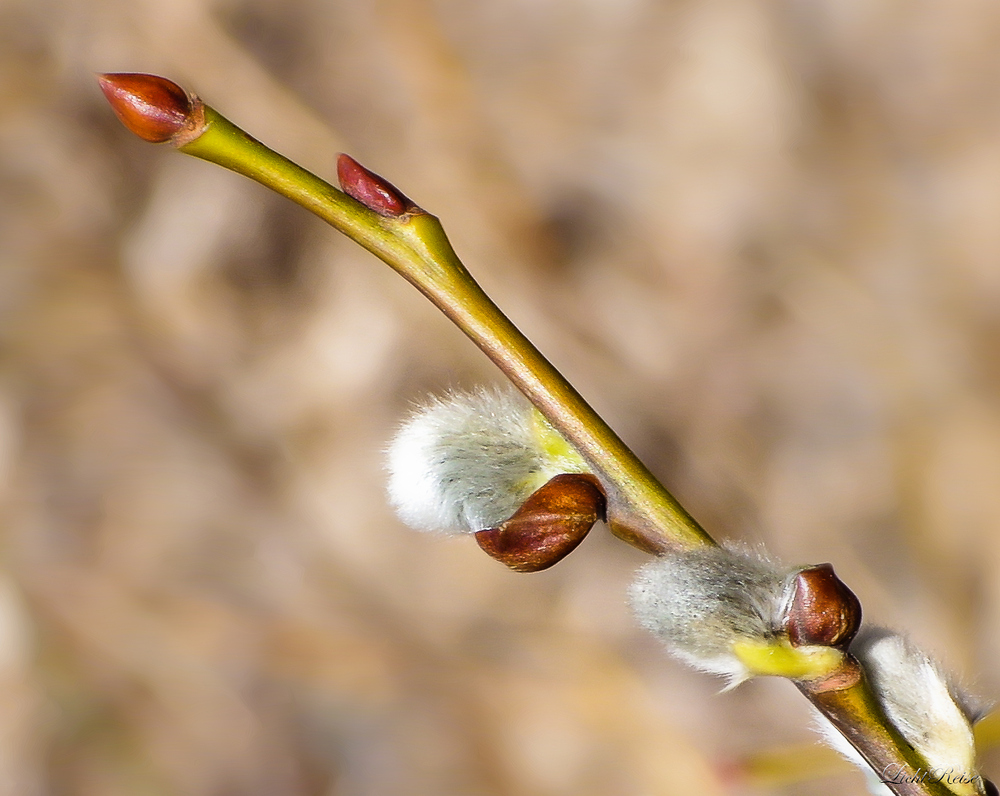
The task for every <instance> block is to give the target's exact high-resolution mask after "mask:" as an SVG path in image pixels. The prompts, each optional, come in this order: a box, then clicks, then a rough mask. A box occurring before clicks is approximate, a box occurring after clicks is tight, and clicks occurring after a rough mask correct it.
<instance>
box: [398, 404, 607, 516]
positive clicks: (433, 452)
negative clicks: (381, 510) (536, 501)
mask: <svg viewBox="0 0 1000 796" xmlns="http://www.w3.org/2000/svg"><path fill="white" fill-rule="evenodd" d="M553 443H555V444H553ZM387 454H388V456H387V469H388V471H389V479H388V492H389V500H390V502H391V503H392V505H393V507H394V508H395V509H396V512H397V513H398V515H399V517H400V518H401V519H402V520H403V522H405V523H406V524H407V525H409V526H410V527H412V528H416V529H418V530H425V531H436V532H442V533H474V532H476V531H481V530H484V529H487V528H493V527H495V526H497V525H499V524H500V523H501V522H503V521H504V520H506V519H508V518H509V517H510V516H511V515H513V514H514V512H515V511H517V510H518V508H520V506H521V504H522V503H524V501H525V500H527V498H528V497H529V496H530V495H531V494H532V493H533V492H534V491H535V490H536V489H538V488H539V487H540V486H542V485H543V484H544V483H545V482H547V481H548V480H549V479H550V478H552V477H553V476H556V475H559V474H560V473H581V472H588V469H587V466H586V464H585V463H584V462H583V460H582V459H581V458H580V457H579V456H578V455H577V454H576V453H575V452H574V451H573V450H572V449H571V448H569V446H568V445H567V444H566V443H565V442H564V441H562V439H561V438H560V437H558V435H557V434H556V432H555V431H554V430H553V429H552V428H551V426H549V425H548V423H547V422H546V421H545V420H544V419H543V418H542V416H541V415H540V414H539V413H538V412H537V411H536V410H535V409H534V408H533V407H532V406H531V405H530V404H529V403H528V402H527V401H526V400H525V399H524V398H523V397H522V396H521V395H520V394H518V393H516V392H513V391H512V390H493V389H485V388H483V389H479V390H476V391H475V392H454V393H450V394H448V395H445V396H443V397H441V398H436V399H434V400H433V401H431V402H430V403H428V404H426V405H425V406H422V407H420V408H419V409H417V410H416V411H415V412H414V413H413V414H412V415H411V416H410V417H409V418H408V419H407V420H406V421H405V422H404V423H403V425H402V427H401V428H400V429H399V431H398V432H397V434H396V436H395V437H394V439H393V440H392V442H391V443H390V445H389V447H388V451H387Z"/></svg>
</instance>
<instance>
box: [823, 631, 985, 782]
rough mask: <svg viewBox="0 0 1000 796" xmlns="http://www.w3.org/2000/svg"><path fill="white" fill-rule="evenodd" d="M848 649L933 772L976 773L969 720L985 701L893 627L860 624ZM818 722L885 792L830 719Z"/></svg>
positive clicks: (836, 745)
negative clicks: (949, 674)
mask: <svg viewBox="0 0 1000 796" xmlns="http://www.w3.org/2000/svg"><path fill="white" fill-rule="evenodd" d="M851 653H852V654H853V655H854V656H855V657H856V658H857V659H858V660H859V661H860V662H861V664H862V665H863V666H864V668H865V673H866V674H867V676H868V681H869V683H870V684H871V687H872V690H873V691H874V693H875V696H876V698H877V699H878V701H879V704H880V705H881V706H882V709H883V710H884V711H885V714H886V716H887V717H888V718H889V720H890V721H891V722H892V723H893V725H894V726H895V727H896V729H897V730H899V732H900V734H901V735H902V736H903V737H904V738H905V739H906V740H907V741H908V742H909V743H910V745H912V746H913V748H914V749H916V750H917V751H918V752H919V753H920V754H921V756H922V757H923V758H924V759H925V760H926V761H927V764H928V766H929V767H930V768H931V770H932V772H938V773H944V772H951V773H952V774H953V775H955V776H962V777H968V778H975V777H976V760H975V757H976V751H975V744H974V739H973V734H972V725H973V724H975V723H976V722H977V721H978V720H979V719H981V718H982V717H983V716H984V715H985V714H986V713H987V712H988V710H989V705H987V704H985V703H983V702H982V701H980V700H979V699H977V698H976V697H974V696H972V695H971V694H969V693H968V692H967V691H965V690H964V689H962V688H961V687H960V686H959V685H958V684H957V683H956V682H955V680H954V679H953V678H951V677H949V676H948V675H947V674H946V673H945V672H944V671H942V669H941V668H940V666H939V665H938V664H937V663H935V662H934V661H933V660H931V658H929V657H928V656H927V655H926V654H925V653H924V652H923V651H921V650H920V649H919V648H917V647H916V646H915V645H914V644H913V642H911V641H910V640H909V639H907V638H906V637H905V636H903V635H901V634H899V633H897V632H895V631H892V630H888V629H886V628H883V627H868V628H864V629H863V630H862V631H861V632H860V633H859V634H858V637H857V638H856V639H855V641H854V643H853V644H852V645H851ZM817 727H818V729H819V730H820V732H821V733H822V734H823V736H824V737H825V739H826V741H827V742H828V743H829V744H830V746H832V747H833V748H834V749H836V750H837V751H838V752H840V753H841V754H843V755H844V756H845V757H846V758H848V759H849V760H850V761H851V762H853V763H854V764H855V765H857V766H858V767H859V768H861V769H862V770H863V771H865V773H866V774H867V775H868V779H869V789H870V790H871V791H872V793H874V794H889V793H890V790H889V788H887V787H886V786H885V785H884V784H882V783H881V782H879V777H876V776H875V775H874V772H871V769H870V768H869V766H868V764H867V763H865V761H864V760H863V759H862V758H861V757H860V755H858V753H857V751H856V750H855V749H854V747H852V746H851V745H850V744H849V743H848V742H847V741H846V739H845V738H844V737H843V735H841V734H840V733H839V732H838V731H837V730H836V729H835V728H834V727H833V725H832V724H830V723H829V721H827V720H826V719H825V718H823V717H820V718H819V721H818V722H817ZM980 792H985V791H980Z"/></svg>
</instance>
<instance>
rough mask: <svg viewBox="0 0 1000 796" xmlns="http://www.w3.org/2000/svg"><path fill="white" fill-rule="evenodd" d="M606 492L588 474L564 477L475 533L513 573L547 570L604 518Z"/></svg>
mask: <svg viewBox="0 0 1000 796" xmlns="http://www.w3.org/2000/svg"><path fill="white" fill-rule="evenodd" d="M604 509H605V499H604V492H603V490H602V489H601V487H600V485H599V484H598V482H597V479H596V478H594V476H592V475H584V474H575V473H564V474H562V475H557V476H556V477H555V478H553V479H552V480H550V481H549V482H548V483H546V484H545V485H544V486H542V487H540V488H539V489H538V490H536V491H535V492H534V493H533V494H532V495H531V497H529V498H528V499H527V500H526V501H525V502H524V505H522V506H521V508H519V509H518V510H517V511H516V512H514V516H513V517H511V518H510V519H509V520H507V521H506V522H504V523H501V524H500V526H499V527H497V528H490V529H487V530H485V531H478V532H477V533H476V541H477V542H479V546H480V547H481V548H483V550H485V551H486V552H487V553H489V555H490V556H492V557H493V558H495V559H496V560H497V561H500V562H502V563H504V564H506V565H507V566H508V567H510V568H511V569H513V570H515V571H516V572H538V571H540V570H543V569H548V568H549V567H551V566H552V565H553V564H557V563H558V562H560V561H562V559H564V558H565V557H566V556H568V555H569V554H570V553H572V552H573V551H574V550H575V549H576V547H577V545H579V544H580V542H581V541H583V537H584V536H586V535H587V534H588V533H589V531H590V529H591V528H593V527H594V523H596V522H597V521H598V520H601V519H604Z"/></svg>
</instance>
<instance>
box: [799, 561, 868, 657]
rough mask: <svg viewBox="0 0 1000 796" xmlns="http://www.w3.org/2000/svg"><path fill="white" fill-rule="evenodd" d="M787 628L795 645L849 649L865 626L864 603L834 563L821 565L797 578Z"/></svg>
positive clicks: (810, 568)
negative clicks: (842, 578)
mask: <svg viewBox="0 0 1000 796" xmlns="http://www.w3.org/2000/svg"><path fill="white" fill-rule="evenodd" d="M784 625H785V631H786V632H787V633H788V640H789V641H790V642H791V643H792V646H795V647H802V646H806V645H809V644H820V645H823V646H827V647H839V648H841V649H846V648H847V645H848V644H850V643H851V640H852V639H853V638H854V636H855V634H856V633H857V632H858V628H859V627H860V626H861V603H860V602H859V601H858V598H857V597H856V596H855V595H854V592H852V591H851V590H850V589H849V588H847V586H846V585H844V582H843V581H842V580H841V579H840V578H838V577H837V575H836V574H835V573H834V571H833V567H832V566H831V565H830V564H817V565H816V566H814V567H807V568H806V569H803V570H802V571H800V572H799V573H798V574H797V575H796V576H795V581H794V582H793V584H792V594H791V598H790V600H789V602H788V608H787V610H786V613H785V620H784Z"/></svg>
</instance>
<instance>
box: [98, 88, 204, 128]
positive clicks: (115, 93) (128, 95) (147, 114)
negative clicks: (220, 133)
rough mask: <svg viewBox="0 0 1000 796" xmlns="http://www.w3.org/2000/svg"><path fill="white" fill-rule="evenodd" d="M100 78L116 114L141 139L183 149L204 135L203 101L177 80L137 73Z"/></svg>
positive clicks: (105, 94) (103, 89)
mask: <svg viewBox="0 0 1000 796" xmlns="http://www.w3.org/2000/svg"><path fill="white" fill-rule="evenodd" d="M97 79H98V82H99V83H100V84H101V91H103V92H104V96H105V97H107V100H108V102H109V103H110V104H111V109H112V110H113V111H114V112H115V115H116V116H117V117H118V118H119V119H120V120H121V122H122V124H124V125H125V126H126V127H127V128H128V129H129V130H131V131H132V132H133V133H135V134H136V135H137V136H139V137H140V138H142V139H144V140H146V141H150V142H151V143H154V144H161V143H164V142H166V141H172V142H174V143H175V144H177V145H178V146H180V145H181V144H183V143H187V142H189V141H191V140H193V139H194V138H197V137H198V135H200V134H201V132H202V130H203V127H204V114H203V113H202V104H201V100H199V99H198V98H197V97H194V96H191V95H189V94H188V93H187V92H186V91H184V89H182V88H181V87H180V86H178V85H177V84H176V83H174V82H173V81H170V80H167V79H166V78H164V77H157V76H156V75H144V74H133V73H118V74H106V75H99V76H98V78H97Z"/></svg>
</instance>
